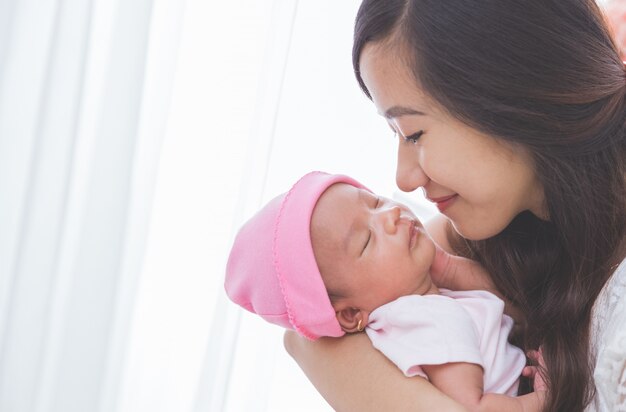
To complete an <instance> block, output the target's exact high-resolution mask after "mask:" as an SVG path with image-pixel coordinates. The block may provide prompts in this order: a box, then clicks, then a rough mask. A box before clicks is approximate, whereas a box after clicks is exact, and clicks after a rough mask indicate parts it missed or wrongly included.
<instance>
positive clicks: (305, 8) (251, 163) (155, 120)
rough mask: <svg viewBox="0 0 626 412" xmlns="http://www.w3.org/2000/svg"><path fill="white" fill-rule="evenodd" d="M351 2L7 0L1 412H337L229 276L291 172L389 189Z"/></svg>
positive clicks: (385, 135) (2, 28) (0, 124)
mask: <svg viewBox="0 0 626 412" xmlns="http://www.w3.org/2000/svg"><path fill="white" fill-rule="evenodd" d="M359 3H360V1H358V0H350V1H341V2H338V1H335V0H236V1H228V2H225V1H216V0H186V1H185V0H130V1H121V0H37V1H35V0H19V1H18V0H2V1H0V228H2V229H1V230H0V410H1V411H8V412H9V411H10V412H31V411H36V412H48V411H51V412H85V411H100V412H144V411H145V412H148V411H149V412H166V411H167V412H169V411H176V412H200V411H264V410H268V411H292V410H299V411H307V410H308V411H323V410H330V407H329V406H328V405H326V404H325V402H324V401H323V399H321V397H320V396H319V395H318V394H317V393H316V392H315V390H314V389H313V388H312V386H311V385H310V384H309V383H308V381H307V380H306V378H305V377H304V376H303V374H302V373H301V372H300V370H299V369H298V368H297V366H296V365H295V363H294V362H293V361H292V360H291V359H289V357H288V356H286V354H285V353H284V350H283V348H282V331H281V330H280V329H279V328H277V327H274V326H272V325H268V324H266V323H264V322H262V321H261V320H259V319H257V318H256V317H254V316H252V315H249V314H247V313H244V312H243V311H241V310H240V309H239V308H238V307H236V306H234V305H233V304H232V303H230V302H229V301H228V300H227V298H226V297H225V295H224V293H223V288H222V284H223V273H224V267H225V263H226V258H227V256H228V251H229V248H230V243H231V242H232V239H233V237H234V233H235V231H236V229H237V228H238V227H239V226H240V225H241V224H242V223H243V221H244V220H245V219H247V218H248V217H249V216H250V215H251V214H252V213H254V211H255V210H257V208H258V207H260V206H261V205H262V204H263V203H264V202H265V201H267V200H269V199H270V198H271V197H273V196H275V195H276V194H278V193H280V192H282V191H285V190H287V189H288V188H289V186H290V185H291V183H292V182H293V181H294V180H295V179H296V178H298V177H299V176H301V175H302V174H304V173H306V172H308V171H310V170H314V169H317V170H326V171H329V172H341V173H346V174H351V175H353V176H355V177H356V178H358V179H360V180H362V181H363V182H364V183H366V184H367V185H368V186H370V187H371V188H373V189H374V190H376V191H379V192H381V193H383V194H386V195H392V194H393V192H394V184H393V182H394V178H393V175H394V170H393V163H394V158H395V155H394V150H395V147H394V141H393V139H392V138H391V133H390V132H389V130H388V128H387V126H386V125H385V123H384V121H383V120H382V119H380V118H378V116H376V113H375V110H374V107H373V105H371V103H369V102H368V101H367V99H366V98H365V97H364V96H363V95H362V94H361V92H360V91H359V89H358V86H357V84H356V82H355V80H354V78H353V74H352V67H351V57H350V49H351V42H352V25H353V21H354V16H355V13H356V9H357V7H358V4H359ZM407 199H409V200H410V199H412V198H407ZM424 213H425V214H428V213H430V212H429V211H428V210H425V211H424ZM287 388H288V389H287Z"/></svg>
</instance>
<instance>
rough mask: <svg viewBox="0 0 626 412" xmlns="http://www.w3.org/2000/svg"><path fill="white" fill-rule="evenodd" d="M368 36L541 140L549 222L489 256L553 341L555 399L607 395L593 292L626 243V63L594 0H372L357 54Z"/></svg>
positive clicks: (438, 87)
mask: <svg viewBox="0 0 626 412" xmlns="http://www.w3.org/2000/svg"><path fill="white" fill-rule="evenodd" d="M369 42H381V43H383V44H386V45H387V46H388V47H397V48H398V49H397V50H398V51H401V52H403V53H405V54H404V56H405V57H407V58H408V60H405V61H408V62H409V64H410V67H411V69H412V71H413V75H414V77H415V79H416V84H419V85H420V86H421V87H422V89H423V90H424V91H425V92H426V93H427V94H428V95H430V97H432V98H433V99H434V100H435V101H437V102H438V103H439V104H440V105H441V106H442V107H444V108H445V109H447V110H448V111H449V112H450V113H451V114H452V115H453V116H455V117H456V118H457V119H459V120H460V121H462V122H464V123H465V124H467V125H469V126H471V127H473V128H475V129H477V130H480V131H482V132H484V133H487V134H489V135H491V136H494V137H496V138H498V139H502V140H504V141H507V142H511V143H513V144H514V145H517V146H522V147H524V148H525V149H526V150H528V151H529V152H530V153H531V156H532V159H533V162H534V170H535V172H536V175H537V176H538V179H539V180H540V182H541V184H542V185H543V189H544V192H545V207H546V210H547V211H548V213H549V221H543V220H540V219H539V218H537V217H536V216H534V215H533V214H531V213H530V212H523V213H521V214H520V215H518V216H517V217H516V218H515V219H514V220H513V221H512V222H511V223H510V224H509V225H508V226H507V228H505V229H504V230H503V231H502V232H501V233H500V234H498V235H496V236H494V237H492V238H490V239H485V240H480V241H468V240H464V239H459V238H458V236H457V237H456V238H454V239H451V240H452V241H453V242H452V243H453V245H454V247H455V249H456V251H457V252H458V253H460V254H462V255H465V256H467V257H470V258H473V259H476V260H478V261H479V262H480V263H482V264H483V265H484V266H485V268H486V269H487V270H488V271H489V272H490V273H491V274H492V277H493V279H494V282H495V283H496V286H497V287H498V288H499V289H500V290H501V292H502V293H503V294H504V295H505V296H506V297H507V298H508V299H510V300H511V301H512V302H513V303H514V304H515V305H517V307H518V308H519V309H520V310H521V311H522V313H523V314H524V317H525V319H526V320H527V322H525V323H526V325H525V333H524V339H523V341H522V345H523V346H524V347H525V348H537V347H538V346H539V345H541V346H542V348H543V352H544V358H545V360H546V366H547V380H548V385H549V388H550V391H549V393H548V400H547V407H546V410H550V411H582V410H583V409H584V407H585V406H586V405H587V404H588V403H589V402H590V401H591V399H592V397H593V396H594V394H595V386H594V384H593V379H592V373H593V364H594V359H593V355H592V353H591V350H590V342H589V338H590V333H591V332H590V324H591V314H592V308H593V304H594V302H595V300H596V298H597V297H598V295H599V293H600V291H601V289H602V287H603V286H604V285H605V283H606V282H607V280H608V279H609V278H610V276H611V274H612V273H613V272H614V271H615V268H616V266H617V264H618V263H619V262H620V261H621V260H622V259H623V258H624V256H625V254H626V246H625V238H626V137H625V134H626V102H625V100H626V97H625V93H626V92H625V89H626V76H625V70H624V65H623V63H622V61H621V60H620V58H619V55H618V52H617V47H616V45H615V44H614V42H613V40H612V39H611V36H610V34H609V31H608V29H607V27H606V24H605V21H604V18H603V15H602V13H601V12H600V10H599V8H598V6H597V5H596V3H595V2H594V1H593V0H528V1H520V0H486V1H485V0H481V1H478V0H445V1H444V0H364V1H363V3H362V4H361V7H360V9H359V12H358V15H357V18H356V26H355V33H354V48H353V55H352V58H353V64H354V71H355V74H356V77H357V79H358V81H359V84H360V85H361V88H362V89H363V91H364V92H365V93H366V94H367V95H368V96H369V92H368V90H367V88H366V86H365V84H364V82H363V80H362V78H361V76H360V74H359V59H360V56H361V52H362V50H363V47H364V46H365V45H366V44H367V43H369Z"/></svg>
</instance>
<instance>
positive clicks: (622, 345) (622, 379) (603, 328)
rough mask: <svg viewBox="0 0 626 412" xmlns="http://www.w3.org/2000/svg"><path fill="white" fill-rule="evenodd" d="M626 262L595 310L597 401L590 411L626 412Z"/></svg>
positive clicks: (593, 324)
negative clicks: (621, 411) (618, 411)
mask: <svg viewBox="0 0 626 412" xmlns="http://www.w3.org/2000/svg"><path fill="white" fill-rule="evenodd" d="M625 298H626V260H624V261H623V262H622V263H621V264H620V266H619V267H618V268H617V270H616V271H615V273H614V274H613V276H612V277H611V279H609V281H608V282H607V284H606V285H605V287H604V289H603V290H602V292H601V293H600V296H599V297H598V299H597V301H596V304H595V306H594V313H593V321H592V342H591V345H592V350H593V353H594V355H595V359H596V365H595V370H594V380H595V384H596V389H597V393H596V397H595V399H594V402H593V404H592V405H591V406H590V408H589V409H588V410H596V411H609V410H626V373H624V370H625V368H626V299H625Z"/></svg>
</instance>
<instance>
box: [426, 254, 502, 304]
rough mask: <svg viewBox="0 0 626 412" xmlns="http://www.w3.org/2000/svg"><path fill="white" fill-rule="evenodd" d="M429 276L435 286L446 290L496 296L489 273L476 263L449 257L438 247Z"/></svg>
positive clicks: (461, 258) (458, 257)
mask: <svg viewBox="0 0 626 412" xmlns="http://www.w3.org/2000/svg"><path fill="white" fill-rule="evenodd" d="M430 275H431V276H432V279H433V282H435V284H436V285H437V286H439V287H443V288H446V289H451V290H476V289H482V290H488V291H490V292H493V293H495V294H498V293H497V289H496V288H495V285H494V284H493V281H492V280H491V277H490V276H489V273H487V271H486V270H485V269H484V268H483V267H482V266H481V265H480V264H479V263H478V262H476V261H474V260H471V259H467V258H464V257H460V256H454V255H451V254H449V253H447V252H445V251H444V250H443V249H441V248H440V247H439V246H437V247H436V249H435V259H434V261H433V264H432V265H431V267H430Z"/></svg>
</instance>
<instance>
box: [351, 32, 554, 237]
mask: <svg viewBox="0 0 626 412" xmlns="http://www.w3.org/2000/svg"><path fill="white" fill-rule="evenodd" d="M399 57H401V56H399V53H398V52H397V51H394V49H393V48H390V47H386V46H385V45H381V44H378V43H370V44H368V45H366V46H365V48H364V49H363V52H362V54H361V60H360V70H361V76H362V78H363V81H364V82H365V85H366V86H367V89H368V90H369V92H370V95H371V96H372V100H373V102H374V104H375V105H376V108H377V109H378V112H379V113H380V114H381V115H382V116H383V117H384V118H385V120H386V121H387V123H388V124H389V126H390V127H391V128H392V130H393V131H394V133H396V134H397V136H398V139H397V140H398V164H397V170H396V183H397V185H398V187H399V188H400V189H401V190H403V191H406V192H410V191H413V190H415V189H417V188H420V187H421V188H423V190H424V192H425V195H426V197H427V198H428V199H429V200H431V201H433V202H434V203H435V204H436V205H437V207H438V208H439V210H440V211H441V213H443V214H444V215H446V216H447V217H448V218H449V219H450V221H451V222H452V225H453V226H454V228H455V230H456V231H457V232H458V233H459V234H460V235H461V236H463V237H465V238H467V239H472V240H479V239H486V238H489V237H492V236H494V235H496V234H498V233H499V232H500V231H502V230H503V229H504V228H505V227H506V226H507V225H508V224H509V223H510V222H511V220H512V219H513V218H514V217H515V216H516V215H517V214H519V213H520V212H522V211H524V210H530V211H531V212H533V213H534V214H535V215H537V216H538V217H542V218H545V217H546V216H545V215H546V214H545V212H544V208H543V203H544V196H543V189H542V187H541V184H540V183H539V182H538V180H537V178H536V176H535V173H534V171H533V167H532V161H531V157H530V155H529V154H528V153H527V151H526V150H524V149H523V148H521V147H513V146H512V145H511V144H508V143H505V142H503V141H502V140H497V139H495V138H493V137H490V136H488V135H485V134H483V133H481V132H479V131H477V130H475V129H473V128H471V127H469V126H467V125H465V124H463V123H461V122H460V121H458V120H456V119H455V118H453V117H452V116H451V115H450V114H448V113H446V111H445V110H444V109H443V108H441V106H439V105H438V104H437V103H436V102H434V101H433V100H432V99H431V98H429V97H428V96H427V95H426V94H425V93H424V92H423V91H422V90H421V88H420V86H419V84H417V82H416V80H415V79H414V78H413V76H412V74H411V71H410V69H409V68H408V67H407V66H406V65H405V64H404V63H403V61H404V60H405V59H402V58H399Z"/></svg>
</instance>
